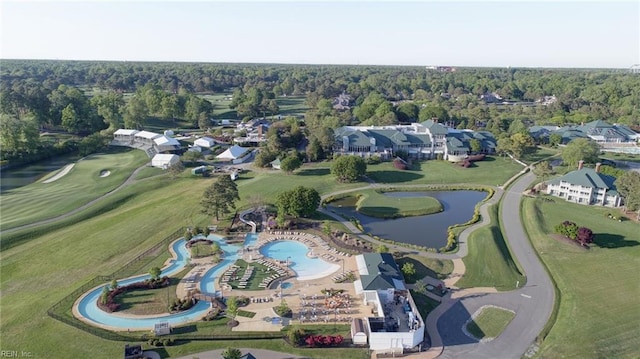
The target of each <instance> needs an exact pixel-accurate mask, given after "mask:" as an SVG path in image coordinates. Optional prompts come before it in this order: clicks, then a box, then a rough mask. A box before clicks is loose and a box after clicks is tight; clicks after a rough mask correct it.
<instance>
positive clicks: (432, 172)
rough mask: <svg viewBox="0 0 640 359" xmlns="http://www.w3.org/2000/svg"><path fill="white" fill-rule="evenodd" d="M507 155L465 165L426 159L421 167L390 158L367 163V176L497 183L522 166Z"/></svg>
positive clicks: (381, 179)
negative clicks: (402, 164) (396, 163)
mask: <svg viewBox="0 0 640 359" xmlns="http://www.w3.org/2000/svg"><path fill="white" fill-rule="evenodd" d="M522 168H523V167H522V166H521V165H519V164H517V163H516V162H514V161H513V160H511V159H509V158H503V157H491V156H490V157H487V158H486V159H485V160H484V161H480V162H475V163H474V165H473V166H472V167H469V168H464V167H461V166H459V165H456V164H453V163H451V162H448V161H437V160H429V161H424V162H421V163H420V170H417V171H412V170H408V171H401V170H397V169H395V168H394V167H393V164H392V163H391V162H382V163H380V164H377V165H369V166H367V176H368V177H369V178H371V179H373V180H374V181H376V182H378V183H389V184H393V183H402V184H459V183H472V184H486V185H492V186H495V185H498V184H502V183H504V182H506V181H507V180H508V179H509V178H511V176H513V175H515V174H516V173H518V172H519V171H521V170H522Z"/></svg>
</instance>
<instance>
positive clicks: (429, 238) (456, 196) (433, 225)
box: [329, 190, 487, 248]
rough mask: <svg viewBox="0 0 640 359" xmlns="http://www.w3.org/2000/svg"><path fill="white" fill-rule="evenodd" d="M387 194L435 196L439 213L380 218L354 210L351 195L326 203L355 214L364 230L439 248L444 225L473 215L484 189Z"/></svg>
mask: <svg viewBox="0 0 640 359" xmlns="http://www.w3.org/2000/svg"><path fill="white" fill-rule="evenodd" d="M385 195H387V196H390V197H416V196H430V197H433V198H436V199H437V200H438V201H440V203H442V206H443V208H444V211H442V212H440V213H435V214H430V215H426V216H415V217H404V218H397V219H380V218H373V217H369V216H365V215H363V214H360V213H358V212H357V211H356V210H355V198H354V197H348V198H345V199H342V200H339V201H335V202H332V203H330V204H329V207H331V209H333V210H334V211H336V212H339V213H342V214H345V215H347V216H349V217H355V218H357V219H358V220H359V221H360V223H361V224H362V226H363V228H364V231H365V232H368V233H371V234H372V235H374V236H378V237H381V238H385V239H391V240H394V241H396V242H402V243H410V244H416V245H420V246H425V247H432V248H440V247H443V246H444V245H446V244H447V228H449V226H451V225H454V224H460V223H466V222H467V221H469V220H470V219H471V217H473V209H474V208H475V206H476V204H477V203H478V202H480V201H482V200H483V199H484V198H485V197H486V196H487V193H486V192H482V191H469V190H464V191H424V192H388V193H385Z"/></svg>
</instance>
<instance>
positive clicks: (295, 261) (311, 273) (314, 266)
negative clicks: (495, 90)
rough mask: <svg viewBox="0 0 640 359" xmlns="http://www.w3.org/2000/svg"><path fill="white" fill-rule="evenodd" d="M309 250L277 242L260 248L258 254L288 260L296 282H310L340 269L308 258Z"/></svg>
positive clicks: (298, 243) (296, 244)
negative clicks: (294, 273)
mask: <svg viewBox="0 0 640 359" xmlns="http://www.w3.org/2000/svg"><path fill="white" fill-rule="evenodd" d="M309 252H310V248H309V247H307V245H306V244H304V243H300V242H296V241H289V240H279V241H275V242H271V243H268V244H266V245H264V246H263V247H262V248H260V253H262V255H264V256H265V257H269V258H273V259H277V260H281V261H286V260H287V258H289V263H290V265H289V266H290V268H291V269H293V271H294V272H296V276H297V277H296V279H298V280H312V279H318V278H322V277H326V276H327V275H329V274H331V273H333V272H335V271H337V270H338V269H340V266H339V265H338V264H332V263H328V262H325V261H324V260H322V259H320V258H310V257H308V256H307V253H309Z"/></svg>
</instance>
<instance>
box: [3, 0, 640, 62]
mask: <svg viewBox="0 0 640 359" xmlns="http://www.w3.org/2000/svg"><path fill="white" fill-rule="evenodd" d="M0 12H1V18H0V20H1V23H2V24H1V37H0V39H1V40H0V41H1V42H0V44H1V46H0V50H1V51H0V57H1V58H4V59H8V58H12V59H15V58H22V59H73V60H128V61H138V60H139V61H197V62H200V61H202V62H262V63H264V62H267V63H305V64H306V63H310V64H378V65H453V66H517V67H618V68H628V67H630V66H631V65H633V64H638V63H640V2H639V1H626V2H610V1H602V2H576V1H565V2H550V1H538V2H522V1H511V2H497V1H472V2H458V1H453V2H434V1H409V2H395V1H394V2H392V1H351V2H339V1H326V2H311V1H304V0H303V1H296V2H294V1H276V2H264V1H233V2H232V1H196V2H169V1H109V2H108V1H66V2H53V1H5V0H3V1H0Z"/></svg>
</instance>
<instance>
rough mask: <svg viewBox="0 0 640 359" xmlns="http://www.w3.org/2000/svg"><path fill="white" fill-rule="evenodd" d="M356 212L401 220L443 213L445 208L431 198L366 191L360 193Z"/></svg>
mask: <svg viewBox="0 0 640 359" xmlns="http://www.w3.org/2000/svg"><path fill="white" fill-rule="evenodd" d="M356 210H357V211H358V212H360V213H362V214H364V215H367V216H371V217H378V218H400V217H413V216H423V215H427V214H433V213H438V212H442V210H443V207H442V204H441V203H440V201H438V200H437V199H435V198H433V197H429V196H419V197H391V196H388V195H386V194H385V192H382V191H379V190H366V191H362V192H359V193H358V201H357V203H356Z"/></svg>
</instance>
